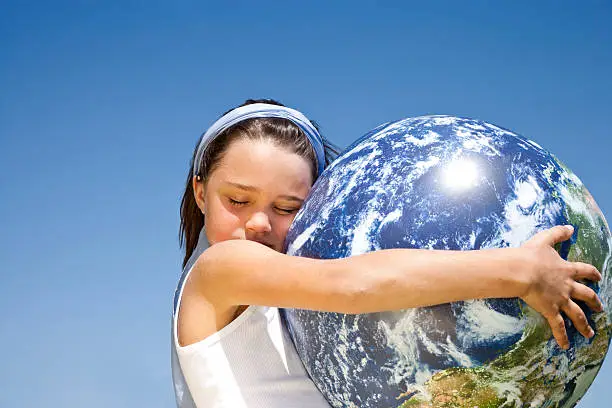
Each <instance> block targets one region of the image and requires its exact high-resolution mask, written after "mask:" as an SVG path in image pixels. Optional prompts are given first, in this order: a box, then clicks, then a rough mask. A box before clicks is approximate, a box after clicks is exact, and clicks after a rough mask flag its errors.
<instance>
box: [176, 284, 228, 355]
mask: <svg viewBox="0 0 612 408" xmlns="http://www.w3.org/2000/svg"><path fill="white" fill-rule="evenodd" d="M195 276H197V275H194V274H191V275H190V277H189V279H188V280H187V282H185V287H184V289H183V294H182V296H181V300H180V307H179V314H178V321H177V329H178V342H179V344H180V345H181V346H182V347H184V346H188V345H190V344H193V343H197V342H198V341H201V340H204V339H205V338H207V337H209V336H210V335H212V334H214V333H216V332H217V331H219V330H221V329H222V328H224V327H225V326H227V325H228V324H229V323H230V322H231V321H232V320H233V318H234V316H235V315H236V312H237V309H238V306H231V305H227V304H222V302H218V301H215V299H214V297H211V296H208V295H207V293H209V291H202V290H200V288H199V284H198V283H196V282H195V280H194V279H192V277H195Z"/></svg>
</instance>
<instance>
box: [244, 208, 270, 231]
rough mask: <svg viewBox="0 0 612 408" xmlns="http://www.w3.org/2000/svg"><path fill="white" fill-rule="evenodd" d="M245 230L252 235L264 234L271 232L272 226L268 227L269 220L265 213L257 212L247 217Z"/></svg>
mask: <svg viewBox="0 0 612 408" xmlns="http://www.w3.org/2000/svg"><path fill="white" fill-rule="evenodd" d="M245 228H246V229H247V231H251V232H254V233H264V232H270V231H272V226H271V225H270V218H268V216H267V215H266V213H264V212H261V211H258V212H255V213H253V214H252V215H251V217H249V219H248V220H247V222H246V224H245Z"/></svg>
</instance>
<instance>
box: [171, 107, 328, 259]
mask: <svg viewBox="0 0 612 408" xmlns="http://www.w3.org/2000/svg"><path fill="white" fill-rule="evenodd" d="M253 103H267V104H270V105H278V106H284V105H283V104H281V103H280V102H278V101H275V100H273V99H248V100H247V101H245V102H244V103H243V104H242V105H240V106H246V105H250V104H253ZM240 106H237V108H238V107H240ZM233 109H236V108H233ZM233 109H230V110H229V111H227V112H225V113H224V114H223V115H225V114H227V113H228V112H231V111H232V110H233ZM223 115H222V116H223ZM311 123H312V124H313V125H314V126H315V128H316V129H317V130H319V127H318V125H317V124H316V122H313V121H311ZM202 136H204V135H202ZM202 136H200V140H202ZM239 139H248V140H268V141H272V142H273V143H275V144H276V145H277V146H279V147H283V148H286V149H288V150H289V151H291V152H293V153H295V154H297V155H299V156H301V157H303V158H305V159H306V160H307V161H308V162H309V163H311V166H310V167H311V169H312V179H313V180H316V178H317V166H316V156H315V152H314V149H313V148H312V145H311V144H310V142H309V141H308V138H307V137H306V135H305V134H304V132H302V130H301V129H300V128H299V127H298V126H297V125H296V124H294V123H293V122H291V121H290V120H288V119H282V118H255V119H247V120H245V121H242V122H240V123H237V124H236V125H234V126H232V127H230V128H228V129H226V130H225V131H223V132H222V133H220V134H219V135H218V136H217V137H216V138H215V139H214V140H213V141H212V142H211V143H210V144H209V145H208V147H207V148H206V151H205V152H204V156H203V158H202V164H201V166H200V168H199V169H198V173H197V175H198V176H200V177H201V180H200V182H202V183H206V182H207V181H208V177H209V176H210V174H211V173H212V172H213V171H214V170H215V168H216V167H217V166H218V165H219V162H220V161H221V159H222V158H223V154H224V153H225V151H226V150H227V148H228V147H229V145H230V144H231V143H232V142H234V141H235V140H239ZM200 140H198V143H197V144H196V147H195V149H194V151H193V155H192V158H191V162H190V166H189V172H188V175H187V181H186V183H185V192H184V193H183V199H182V200H181V226H180V229H179V245H180V246H181V248H183V247H184V248H185V257H184V259H183V267H185V265H186V264H187V261H188V260H189V257H190V256H191V254H192V253H193V251H194V250H195V247H196V246H197V244H198V236H199V234H200V230H201V229H202V227H204V215H203V214H202V212H201V211H200V209H199V208H198V205H197V203H196V200H195V197H194V190H193V184H192V180H193V177H194V176H195V175H194V174H193V164H194V160H195V155H196V152H197V149H198V146H199V144H200ZM323 146H324V148H325V166H326V167H327V165H329V164H330V163H331V162H332V161H333V160H334V159H335V158H336V156H338V153H339V149H338V148H337V147H336V146H335V145H333V144H332V143H330V142H329V141H327V140H325V138H323Z"/></svg>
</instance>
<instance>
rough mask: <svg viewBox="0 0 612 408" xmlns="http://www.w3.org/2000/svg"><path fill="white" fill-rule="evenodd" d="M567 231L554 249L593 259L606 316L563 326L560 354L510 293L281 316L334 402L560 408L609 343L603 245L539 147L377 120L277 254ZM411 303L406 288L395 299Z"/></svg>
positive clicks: (483, 130) (428, 120)
mask: <svg viewBox="0 0 612 408" xmlns="http://www.w3.org/2000/svg"><path fill="white" fill-rule="evenodd" d="M561 224H571V225H573V226H574V227H575V232H574V235H573V237H572V239H571V240H570V241H567V242H565V243H563V244H562V245H560V246H559V247H558V251H559V252H560V255H561V256H562V257H563V258H565V259H568V260H572V261H582V262H588V263H590V264H592V265H595V266H596V267H597V269H598V270H599V271H600V272H601V273H602V276H603V279H602V280H601V281H600V282H598V283H588V284H589V286H590V287H592V288H593V289H594V290H595V291H596V292H597V293H598V295H599V297H600V299H601V301H602V303H603V304H604V311H603V312H599V313H595V312H591V311H590V310H588V309H587V308H586V307H585V306H584V305H581V307H583V310H584V311H585V313H586V315H587V317H588V319H589V322H590V324H591V327H593V329H594V331H595V336H594V337H592V338H591V339H586V338H584V337H583V336H582V335H581V334H580V333H578V332H577V330H576V329H575V328H574V327H573V326H572V324H571V321H570V320H569V319H566V322H565V323H566V327H567V328H568V336H569V338H570V343H571V345H570V348H569V349H568V350H563V349H561V348H560V347H558V346H557V345H556V343H555V341H554V339H553V337H552V333H551V330H550V328H549V326H548V324H547V322H546V320H545V319H544V318H543V317H541V316H540V315H539V314H538V313H537V312H535V311H534V310H533V309H531V308H530V307H529V306H527V305H526V304H525V303H523V302H522V301H521V300H520V299H516V298H514V299H512V298H510V299H486V300H468V301H463V302H455V303H450V304H443V305H438V306H434V307H424V308H415V309H407V310H402V311H390V312H381V313H370V314H362V315H345V314H337V313H325V312H316V311H309V310H299V309H285V310H282V311H281V313H282V315H283V318H284V320H285V323H286V324H287V326H288V328H289V332H290V333H291V336H292V339H293V341H294V343H295V345H296V348H297V350H298V353H299V355H300V358H301V359H302V362H303V363H304V366H305V367H306V369H307V371H308V373H309V375H310V376H311V378H312V379H313V381H314V382H315V384H316V385H317V387H318V388H319V390H320V391H321V392H322V394H323V395H324V396H325V397H326V398H327V400H328V402H329V403H330V405H331V406H333V407H362V408H368V407H370V408H391V407H404V408H405V407H469V408H474V407H479V408H485V407H572V406H575V405H576V404H577V402H578V401H579V400H580V398H581V397H582V396H583V395H584V393H585V392H586V390H587V388H588V387H589V386H590V384H591V383H592V382H593V380H594V378H595V376H596V374H597V372H598V370H599V369H600V367H601V365H602V363H603V361H604V358H605V355H606V353H607V350H608V347H609V344H610V338H611V335H612V323H611V322H612V306H611V304H610V301H611V297H612V270H611V269H612V259H611V258H612V237H611V235H610V229H609V227H608V224H607V222H606V220H605V218H604V216H603V214H602V212H601V211H600V209H599V208H598V206H597V204H596V203H595V201H594V199H593V197H592V196H591V194H590V193H589V192H588V191H587V189H586V188H585V186H584V185H583V184H582V182H581V181H580V179H579V178H578V177H577V176H576V175H575V174H574V173H573V172H572V171H571V170H570V169H568V168H567V167H566V166H565V165H564V164H563V163H562V162H560V161H559V160H558V159H557V158H556V157H555V156H553V155H552V154H551V153H549V152H547V151H546V150H544V149H543V148H542V147H540V146H539V145H538V144H536V143H535V142H533V141H530V140H528V139H526V138H523V137H521V136H519V135H517V134H515V133H513V132H511V131H508V130H506V129H503V128H500V127H498V126H495V125H492V124H489V123H486V122H482V121H478V120H472V119H466V118H458V117H452V116H424V117H417V118H408V119H404V120H400V121H396V122H392V123H387V124H384V125H382V126H380V127H378V128H376V129H374V130H373V131H371V132H369V133H367V134H366V135H364V136H363V137H362V138H361V139H359V140H358V141H356V142H355V143H354V144H353V145H352V146H350V147H349V148H348V149H347V150H346V151H345V153H343V154H342V155H341V156H340V157H339V158H338V159H337V160H335V161H334V163H333V164H332V165H331V166H330V167H329V168H328V169H327V170H326V171H325V172H324V173H323V174H322V176H321V177H320V178H319V180H318V181H317V183H316V184H315V186H314V187H313V190H312V191H311V194H310V196H309V198H308V199H307V200H306V203H305V205H304V206H303V208H302V209H301V211H300V212H299V213H298V215H297V216H296V218H295V220H294V222H293V224H292V227H291V228H290V230H289V233H288V236H287V241H286V250H287V253H288V254H291V255H299V256H306V257H311V258H325V259H329V258H342V257H348V256H352V255H357V254H363V253H366V252H369V251H376V250H381V249H387V248H425V249H451V250H474V249H480V248H494V247H498V248H499V247H516V246H520V245H521V244H522V243H523V242H524V241H526V240H527V239H528V238H529V237H531V236H532V235H533V234H535V233H536V232H537V231H539V230H542V229H545V228H548V227H552V226H554V225H561ZM407 295H409V294H407Z"/></svg>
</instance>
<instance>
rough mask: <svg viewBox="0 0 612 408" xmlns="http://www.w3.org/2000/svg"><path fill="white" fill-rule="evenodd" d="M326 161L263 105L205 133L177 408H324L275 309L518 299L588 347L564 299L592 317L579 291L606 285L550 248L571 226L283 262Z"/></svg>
mask: <svg viewBox="0 0 612 408" xmlns="http://www.w3.org/2000/svg"><path fill="white" fill-rule="evenodd" d="M261 102H264V103H261ZM333 153H334V152H333V149H331V148H330V146H329V145H328V144H327V143H326V142H324V141H323V140H322V138H321V136H320V135H319V132H318V131H317V129H316V128H315V126H314V125H313V124H312V123H311V122H310V121H309V120H308V119H306V118H305V117H304V116H303V115H302V114H301V113H300V112H297V111H295V110H293V109H288V108H285V107H283V106H282V105H280V104H278V103H277V102H274V101H269V100H268V101H247V102H246V103H245V105H243V106H241V107H238V108H236V109H233V110H231V111H229V112H228V113H226V114H225V115H223V116H222V117H221V118H220V119H219V120H218V121H217V122H215V123H214V124H213V125H212V126H211V127H210V129H208V131H207V132H206V133H205V134H204V135H203V136H202V138H201V140H200V142H199V143H198V146H197V147H196V149H195V151H194V154H193V159H192V168H191V170H190V172H189V176H188V179H187V185H186V189H185V193H184V196H183V201H182V206H181V243H185V244H186V251H185V259H184V261H183V266H184V270H183V275H182V277H181V279H180V281H179V284H178V288H177V291H176V295H175V300H174V313H173V325H172V338H173V350H172V354H173V355H172V357H173V378H174V383H175V391H176V396H177V404H178V406H179V407H193V406H199V407H211V408H221V407H231V408H239V407H272V408H275V407H289V406H299V407H326V406H328V404H327V402H326V401H325V400H324V399H323V397H322V396H321V395H320V394H319V392H318V390H317V389H316V387H315V386H314V384H313V383H312V382H311V381H310V380H309V379H308V377H307V374H306V372H305V370H304V368H303V366H302V364H301V362H300V360H299V357H298V356H297V353H296V351H295V349H294V347H293V344H292V343H291V340H290V338H289V335H288V333H287V331H286V328H285V327H284V326H283V325H282V324H281V323H280V320H279V315H278V309H277V308H278V307H284V308H302V309H312V310H321V311H333V312H340V313H369V312H378V311H385V310H397V309H406V308H414V307H421V306H429V305H434V304H441V303H447V302H453V301H458V300H466V299H477V298H488V297H496V298H501V297H520V298H522V299H523V300H524V301H525V302H527V303H528V304H529V305H531V306H532V307H533V308H534V309H536V310H537V311H539V312H540V313H542V315H543V316H544V317H545V318H546V319H547V320H548V322H549V324H550V326H551V328H552V330H553V334H554V336H555V339H556V340H557V342H558V343H559V345H561V346H562V347H563V348H567V347H568V339H567V335H566V331H565V327H564V322H563V318H562V316H561V312H563V313H565V314H566V315H567V316H568V317H569V318H570V319H571V320H572V322H573V323H574V325H575V326H576V328H577V329H578V330H579V331H580V332H581V333H582V334H583V335H584V336H586V337H592V336H593V330H592V329H591V327H589V324H588V321H587V319H586V317H585V315H584V313H583V312H582V310H581V309H580V307H579V306H578V305H577V304H576V303H575V302H574V300H573V299H576V300H582V301H584V302H586V303H587V304H588V305H589V306H590V307H591V308H593V309H594V310H596V311H601V310H602V306H601V304H600V302H599V299H598V298H597V296H596V294H595V292H594V291H592V290H591V289H589V288H588V287H587V286H586V285H583V284H581V283H579V282H577V281H578V280H582V279H589V280H595V281H597V280H599V279H600V278H601V276H600V274H599V272H598V271H597V270H596V269H595V268H594V267H593V266H591V265H586V264H582V263H573V262H567V261H564V260H563V259H562V258H561V257H560V256H559V255H558V254H557V252H556V251H555V250H554V249H553V246H554V245H555V244H556V243H559V242H562V241H565V240H567V239H569V238H570V237H571V235H572V229H571V228H570V227H564V226H558V227H554V228H552V229H549V230H546V231H543V232H540V233H538V234H536V235H535V236H534V237H532V238H531V239H530V240H529V241H528V242H526V243H525V244H524V245H523V246H522V247H520V248H505V249H488V250H478V251H464V252H462V251H431V250H416V249H393V250H384V251H377V252H372V253H368V254H364V255H360V256H355V257H351V258H345V259H337V260H319V259H309V258H300V257H292V256H288V255H284V254H282V248H283V243H284V240H285V236H286V234H287V230H288V228H289V226H290V224H291V222H292V220H293V218H294V217H295V214H296V212H297V211H298V210H299V208H300V207H301V205H302V203H303V202H304V200H305V199H306V197H307V195H308V193H309V191H310V188H311V186H312V184H313V183H314V181H315V180H316V178H317V177H318V175H319V174H320V173H321V171H322V170H323V169H324V167H325V165H326V164H327V163H328V162H329V161H330V159H331V158H332V156H333ZM209 245H210V247H209ZM372 271H375V273H374V272H372ZM415 289H416V290H415ZM407 293H410V296H405V294H407Z"/></svg>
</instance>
